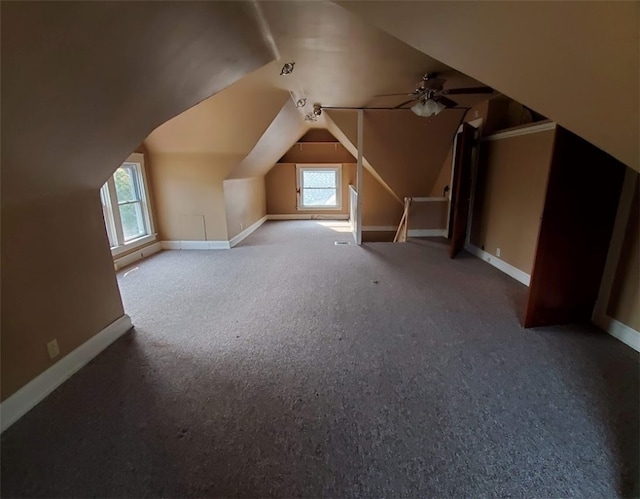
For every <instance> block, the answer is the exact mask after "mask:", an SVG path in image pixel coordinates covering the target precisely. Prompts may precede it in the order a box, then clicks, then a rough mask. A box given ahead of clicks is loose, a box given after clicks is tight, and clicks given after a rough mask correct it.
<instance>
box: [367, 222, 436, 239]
mask: <svg viewBox="0 0 640 499" xmlns="http://www.w3.org/2000/svg"><path fill="white" fill-rule="evenodd" d="M397 230H398V227H395V226H393V225H365V226H364V227H362V231H363V232H395V231H397ZM446 233H447V231H446V229H409V233H408V234H407V236H409V237H444V236H445V235H446Z"/></svg>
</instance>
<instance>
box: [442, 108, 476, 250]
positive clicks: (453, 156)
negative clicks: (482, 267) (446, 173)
mask: <svg viewBox="0 0 640 499" xmlns="http://www.w3.org/2000/svg"><path fill="white" fill-rule="evenodd" d="M483 123H484V120H483V119H482V118H476V119H475V120H471V121H469V122H467V125H471V126H472V127H473V128H475V129H476V131H475V132H474V133H475V137H474V140H475V142H474V145H473V150H472V151H471V154H472V155H473V154H474V152H475V159H472V160H471V172H472V176H471V199H470V200H469V207H470V211H469V223H468V226H467V240H466V243H465V244H468V243H469V234H470V233H471V215H472V214H473V212H472V211H471V210H472V209H473V198H474V197H475V182H476V177H477V172H478V161H479V160H480V142H481V141H480V138H481V137H482V126H483ZM463 128H464V123H460V126H459V127H458V129H457V130H456V134H455V135H454V136H453V143H452V146H451V147H452V149H451V150H452V154H451V178H450V179H449V206H448V208H447V239H449V238H450V237H451V233H450V231H449V227H451V196H452V192H451V191H452V189H453V178H454V175H455V173H456V172H455V169H456V146H457V145H458V135H460V134H461V133H462V129H463Z"/></svg>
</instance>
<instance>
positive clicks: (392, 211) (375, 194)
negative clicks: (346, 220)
mask: <svg viewBox="0 0 640 499" xmlns="http://www.w3.org/2000/svg"><path fill="white" fill-rule="evenodd" d="M363 172H364V173H363V175H362V225H363V226H364V227H367V226H378V227H385V226H386V227H388V226H397V225H398V224H399V223H400V219H401V218H402V211H403V206H402V204H401V203H399V202H398V201H397V200H396V199H395V198H394V197H393V196H392V195H391V194H390V193H389V191H388V190H387V189H385V188H384V187H383V186H382V184H381V183H380V182H378V180H377V179H376V178H375V177H374V176H373V175H372V174H371V173H370V172H369V171H368V170H363Z"/></svg>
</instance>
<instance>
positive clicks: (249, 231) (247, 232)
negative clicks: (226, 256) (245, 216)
mask: <svg viewBox="0 0 640 499" xmlns="http://www.w3.org/2000/svg"><path fill="white" fill-rule="evenodd" d="M266 221H267V215H265V216H264V217H262V218H261V219H260V220H258V221H257V222H256V223H254V224H252V225H250V226H249V227H247V228H246V229H244V230H243V231H242V232H241V233H240V234H238V235H237V236H236V237H233V238H231V240H230V241H229V246H231V247H232V248H233V247H234V246H236V245H237V244H239V243H241V242H242V241H244V239H245V238H247V237H248V236H249V235H251V234H252V233H253V232H255V231H256V230H257V229H258V228H259V227H260V226H261V225H262V224H263V223H265V222H266Z"/></svg>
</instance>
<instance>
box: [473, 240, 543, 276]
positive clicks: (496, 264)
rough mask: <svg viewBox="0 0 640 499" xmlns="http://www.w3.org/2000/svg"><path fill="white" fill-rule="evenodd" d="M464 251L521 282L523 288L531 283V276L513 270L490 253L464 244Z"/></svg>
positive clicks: (518, 270) (513, 268)
mask: <svg viewBox="0 0 640 499" xmlns="http://www.w3.org/2000/svg"><path fill="white" fill-rule="evenodd" d="M464 249H466V250H467V251H468V252H469V253H471V254H472V255H475V256H477V257H478V258H480V259H482V260H484V261H485V262H487V263H489V264H491V265H493V266H494V267H495V268H497V269H498V270H501V271H502V272H504V273H505V274H507V275H508V276H509V277H513V278H514V279H515V280H516V281H518V282H521V283H522V284H524V285H525V286H529V283H530V282H531V276H530V275H529V274H527V273H526V272H523V271H522V270H520V269H517V268H515V267H514V266H513V265H510V264H508V263H507V262H505V261H503V260H500V259H499V258H498V257H495V256H493V255H492V254H491V253H487V252H486V251H484V250H481V249H480V248H478V247H477V246H474V245H473V244H465V246H464Z"/></svg>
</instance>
